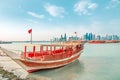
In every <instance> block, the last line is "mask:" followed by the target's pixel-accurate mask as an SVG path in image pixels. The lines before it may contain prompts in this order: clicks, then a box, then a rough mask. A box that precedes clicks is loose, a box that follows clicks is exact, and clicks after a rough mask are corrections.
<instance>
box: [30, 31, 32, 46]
mask: <svg viewBox="0 0 120 80" xmlns="http://www.w3.org/2000/svg"><path fill="white" fill-rule="evenodd" d="M30 42H31V44H32V32H31V38H30Z"/></svg>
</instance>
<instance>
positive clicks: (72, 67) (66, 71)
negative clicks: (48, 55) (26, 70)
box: [28, 60, 84, 80]
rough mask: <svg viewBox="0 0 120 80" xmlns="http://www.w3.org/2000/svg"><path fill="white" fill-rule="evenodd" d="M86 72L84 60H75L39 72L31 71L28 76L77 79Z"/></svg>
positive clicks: (64, 79)
mask: <svg viewBox="0 0 120 80" xmlns="http://www.w3.org/2000/svg"><path fill="white" fill-rule="evenodd" d="M83 72H84V64H83V62H82V61H79V60H76V61H75V62H73V63H71V64H69V65H66V66H64V67H60V68H55V69H47V70H40V71H39V72H34V73H30V74H29V75H28V77H32V76H35V77H44V78H47V79H45V80H75V79H77V78H79V77H80V76H81V75H82V74H83Z"/></svg>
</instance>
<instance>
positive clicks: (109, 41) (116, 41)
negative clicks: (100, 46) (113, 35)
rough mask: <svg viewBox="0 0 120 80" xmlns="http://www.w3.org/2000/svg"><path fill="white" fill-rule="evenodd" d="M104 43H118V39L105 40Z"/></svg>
mask: <svg viewBox="0 0 120 80" xmlns="http://www.w3.org/2000/svg"><path fill="white" fill-rule="evenodd" d="M105 42H106V43H119V42H120V41H119V40H106V41H105Z"/></svg>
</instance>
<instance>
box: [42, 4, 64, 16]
mask: <svg viewBox="0 0 120 80" xmlns="http://www.w3.org/2000/svg"><path fill="white" fill-rule="evenodd" d="M44 8H45V9H46V11H47V12H48V13H49V14H50V15H51V16H53V17H64V16H63V14H64V13H65V9H64V8H63V7H58V6H56V5H51V4H46V5H45V6H44Z"/></svg>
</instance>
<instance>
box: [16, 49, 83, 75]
mask: <svg viewBox="0 0 120 80" xmlns="http://www.w3.org/2000/svg"><path fill="white" fill-rule="evenodd" d="M81 52H82V51H81ZM81 52H78V53H76V54H74V55H72V56H71V57H69V58H66V59H61V60H56V61H39V62H37V61H36V62H35V61H25V60H19V59H16V62H17V63H18V64H20V65H21V66H22V67H23V68H24V69H25V70H26V71H27V72H29V73H31V72H35V71H38V70H41V69H50V68H57V67H61V66H64V65H67V64H69V63H71V62H73V61H75V60H77V59H78V58H79V56H80V55H81Z"/></svg>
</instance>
